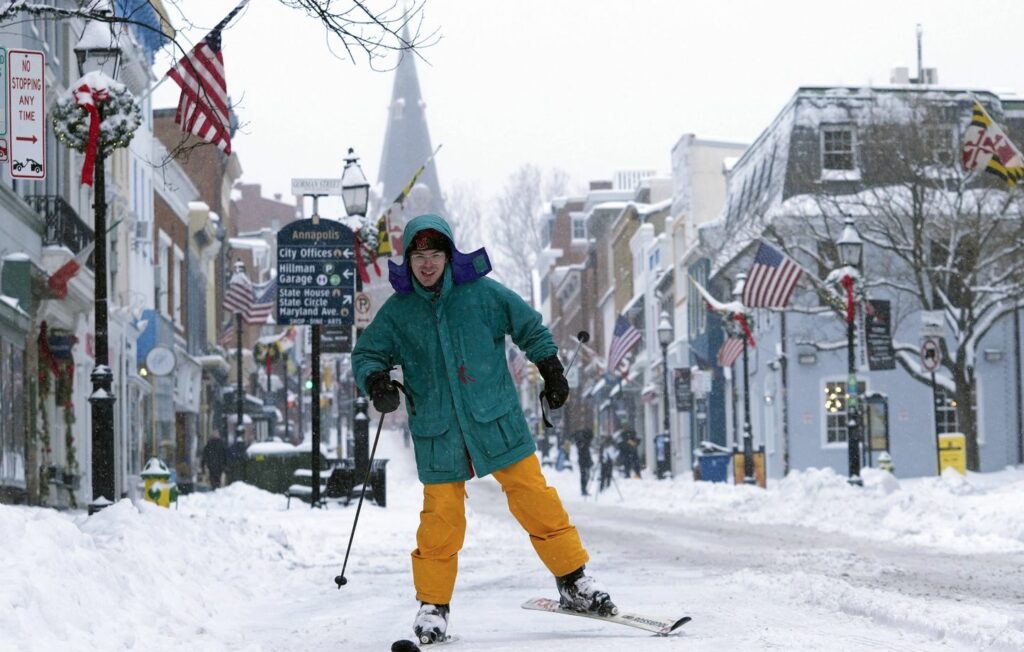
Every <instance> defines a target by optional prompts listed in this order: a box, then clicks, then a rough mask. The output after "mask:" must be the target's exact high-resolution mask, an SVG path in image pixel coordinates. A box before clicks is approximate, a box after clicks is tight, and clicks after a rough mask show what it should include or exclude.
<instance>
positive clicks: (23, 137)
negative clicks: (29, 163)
mask: <svg viewBox="0 0 1024 652" xmlns="http://www.w3.org/2000/svg"><path fill="white" fill-rule="evenodd" d="M14 140H26V141H28V142H30V143H32V144H33V145H35V144H36V141H37V140H39V139H38V138H36V135H35V134H32V137H31V138H30V137H28V136H15V137H14Z"/></svg>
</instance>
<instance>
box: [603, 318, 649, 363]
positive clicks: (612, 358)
mask: <svg viewBox="0 0 1024 652" xmlns="http://www.w3.org/2000/svg"><path fill="white" fill-rule="evenodd" d="M641 339H642V337H641V335H640V331H638V330H637V329H636V328H634V327H633V324H631V323H629V320H628V319H626V317H625V315H619V318H618V320H616V322H615V330H614V331H613V332H612V342H611V345H610V346H609V347H608V369H607V372H608V373H609V374H614V373H616V372H617V371H618V370H619V365H621V364H622V363H623V361H624V360H625V359H626V354H627V353H629V352H630V351H631V350H633V347H635V346H636V345H637V344H639V343H640V340H641ZM628 370H629V368H628V367H626V368H625V369H624V370H622V371H621V372H619V375H620V376H625V375H626V374H625V372H626V371H628Z"/></svg>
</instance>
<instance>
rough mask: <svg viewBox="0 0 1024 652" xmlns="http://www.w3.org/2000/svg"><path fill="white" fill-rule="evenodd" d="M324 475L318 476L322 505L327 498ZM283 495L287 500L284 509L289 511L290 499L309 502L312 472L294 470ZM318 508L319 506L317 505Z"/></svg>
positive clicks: (311, 498) (310, 498)
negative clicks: (290, 481) (290, 482)
mask: <svg viewBox="0 0 1024 652" xmlns="http://www.w3.org/2000/svg"><path fill="white" fill-rule="evenodd" d="M326 480H327V478H326V473H321V474H320V504H323V502H324V499H325V498H326V497H327V483H326ZM284 495H285V496H286V497H287V498H288V502H287V504H286V509H291V506H292V498H298V499H299V500H304V501H306V502H310V501H312V500H313V470H312V469H295V472H294V473H292V484H290V485H289V486H288V489H286V490H285V492H284ZM318 506H319V505H318Z"/></svg>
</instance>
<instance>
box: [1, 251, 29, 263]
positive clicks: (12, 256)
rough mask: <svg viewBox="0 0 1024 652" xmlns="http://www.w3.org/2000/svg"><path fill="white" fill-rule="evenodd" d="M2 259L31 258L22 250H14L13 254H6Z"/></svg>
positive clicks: (17, 259)
mask: <svg viewBox="0 0 1024 652" xmlns="http://www.w3.org/2000/svg"><path fill="white" fill-rule="evenodd" d="M4 260H13V261H25V260H32V258H30V257H29V255H28V254H26V253H25V252H23V251H16V252H14V253H13V254H7V255H6V256H4Z"/></svg>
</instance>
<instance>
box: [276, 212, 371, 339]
mask: <svg viewBox="0 0 1024 652" xmlns="http://www.w3.org/2000/svg"><path fill="white" fill-rule="evenodd" d="M355 291H356V261H355V234H354V233H353V232H352V229H350V228H348V227H347V226H345V225H344V224H341V223H339V222H334V221H331V220H326V219H321V220H320V221H319V224H314V223H313V220H296V221H295V222H292V223H291V224H289V225H287V226H285V227H284V228H282V229H281V230H280V231H278V232H277V323H278V324H322V325H326V326H346V325H351V324H352V321H353V317H354V315H353V295H354V294H355Z"/></svg>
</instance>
